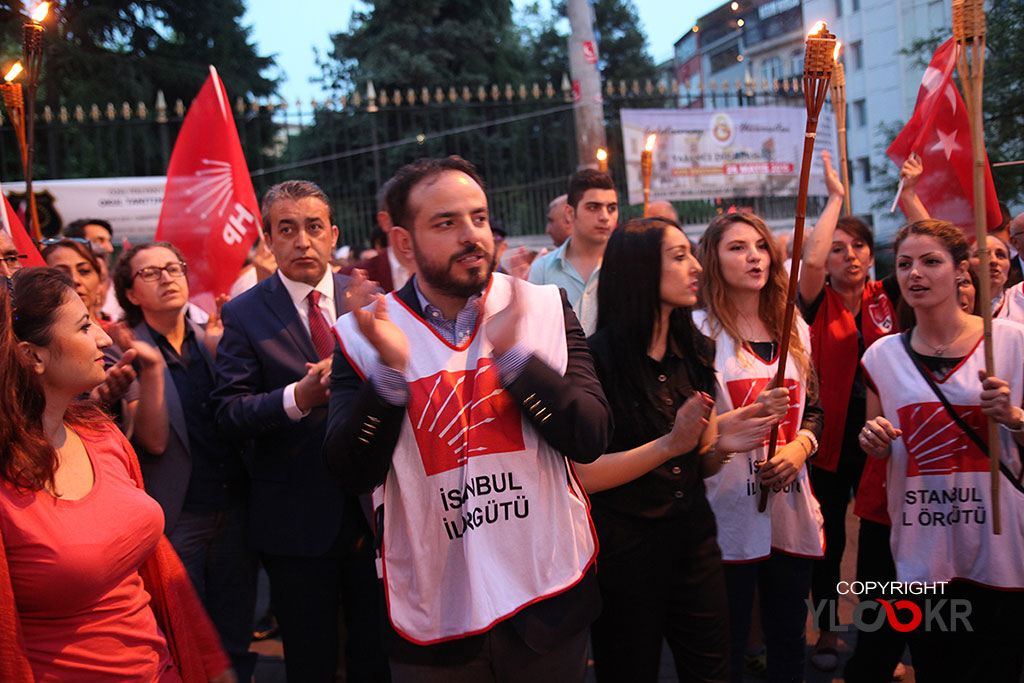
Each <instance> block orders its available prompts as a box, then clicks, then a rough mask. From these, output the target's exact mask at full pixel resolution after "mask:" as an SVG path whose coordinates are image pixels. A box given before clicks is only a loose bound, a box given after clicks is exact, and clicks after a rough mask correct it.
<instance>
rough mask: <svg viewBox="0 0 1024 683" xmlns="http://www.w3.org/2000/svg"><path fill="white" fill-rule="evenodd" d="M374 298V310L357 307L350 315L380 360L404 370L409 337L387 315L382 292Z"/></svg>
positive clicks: (407, 355) (385, 300) (407, 354)
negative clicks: (375, 302) (375, 303)
mask: <svg viewBox="0 0 1024 683" xmlns="http://www.w3.org/2000/svg"><path fill="white" fill-rule="evenodd" d="M375 298H376V301H377V305H376V307H375V308H374V310H372V311H371V310H370V309H369V308H365V307H363V308H357V309H354V310H353V311H352V315H354V316H355V318H356V324H357V325H358V326H359V331H360V332H361V333H362V335H363V336H364V337H366V340H367V341H368V342H370V344H371V345H372V346H373V348H374V349H376V351H377V354H378V355H379V356H380V362H381V363H383V364H384V365H387V366H388V367H390V368H394V369H395V370H398V371H399V372H405V367H406V366H407V365H408V364H409V339H408V338H407V337H406V336H405V332H402V330H401V328H399V327H398V325H396V324H395V323H393V322H391V318H389V317H388V305H387V298H386V297H385V296H384V295H383V294H377V295H376V297H375Z"/></svg>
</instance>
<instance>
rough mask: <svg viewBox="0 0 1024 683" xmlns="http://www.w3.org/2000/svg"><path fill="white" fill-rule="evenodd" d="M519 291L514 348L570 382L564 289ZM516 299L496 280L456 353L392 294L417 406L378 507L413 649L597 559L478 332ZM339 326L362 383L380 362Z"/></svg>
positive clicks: (507, 611)
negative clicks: (520, 347) (406, 342)
mask: <svg viewBox="0 0 1024 683" xmlns="http://www.w3.org/2000/svg"><path fill="white" fill-rule="evenodd" d="M518 285H519V290H518V296H519V297H520V301H521V304H522V310H523V311H524V314H523V316H522V318H521V320H520V323H519V330H518V338H519V340H520V342H521V343H523V344H525V345H526V346H527V351H528V352H529V353H532V354H534V355H535V356H537V358H538V359H540V360H541V361H543V362H544V363H546V364H547V365H548V366H550V367H552V368H554V369H555V370H556V371H557V372H559V373H560V374H564V373H565V369H566V365H567V362H568V351H567V348H566V341H565V319H564V315H563V312H562V301H561V296H560V294H559V291H558V289H557V288H556V287H554V286H552V285H548V286H537V285H531V284H528V283H525V282H519V283H518ZM510 292H511V280H510V278H508V277H507V276H504V275H501V274H495V275H494V276H493V277H492V278H491V284H490V285H489V287H488V290H487V291H486V292H485V293H484V296H483V298H482V299H481V301H482V305H483V311H482V312H481V314H480V316H479V319H478V323H477V328H476V330H474V333H473V335H472V336H471V337H470V338H469V340H468V341H467V342H466V343H465V344H464V345H463V346H459V347H455V346H452V345H451V344H449V343H448V342H446V341H445V340H443V339H442V338H441V337H440V336H439V335H438V334H437V333H436V332H435V331H434V330H433V328H431V327H430V326H429V325H428V324H427V323H426V322H424V321H423V320H422V319H421V318H420V317H419V316H417V315H416V314H415V313H413V312H412V311H411V310H410V309H409V308H408V307H407V306H406V305H405V304H404V303H402V302H401V301H400V300H399V299H398V298H397V297H396V296H395V295H394V293H392V294H389V295H388V299H387V304H388V315H389V317H390V318H391V320H392V321H393V322H394V323H395V324H396V325H397V326H398V327H400V328H401V329H402V331H403V332H405V334H406V336H407V338H408V340H409V345H410V348H411V349H412V353H411V354H410V357H409V365H408V367H407V369H406V379H407V381H408V386H409V405H408V409H407V410H406V414H405V417H404V418H403V422H402V428H401V433H400V436H399V439H398V444H397V445H396V447H395V452H394V457H393V459H392V461H391V469H390V470H389V471H388V475H387V478H386V479H385V481H384V483H383V484H382V485H380V486H379V487H377V489H376V490H375V491H374V507H375V508H378V507H379V506H380V505H383V507H384V526H383V532H382V533H383V544H382V550H381V553H382V556H383V571H384V584H385V589H386V594H387V606H388V614H389V616H390V619H391V623H392V625H393V626H394V628H395V630H396V631H397V632H398V633H400V634H401V635H402V636H403V637H404V638H406V639H407V640H410V641H412V642H414V643H417V644H421V645H428V644H433V643H438V642H442V641H445V640H451V639H454V638H460V637H464V636H469V635H473V634H476V633H480V632H483V631H486V630H487V629H489V628H491V627H492V626H494V625H495V624H496V623H497V622H499V621H501V620H503V619H505V618H507V617H509V616H511V615H513V614H514V613H516V612H517V611H519V610H520V609H522V608H523V607H526V606H528V605H530V604H531V603H534V602H537V601H539V600H543V599H544V598H546V597H550V596H552V595H555V594H557V593H560V592H563V591H565V590H567V589H569V588H571V587H572V586H574V585H575V584H576V583H578V582H579V581H580V579H582V577H583V575H584V573H585V572H586V570H587V568H588V567H589V566H590V564H591V563H592V562H593V561H594V558H595V556H596V553H597V538H596V535H595V533H594V529H593V525H592V524H591V521H590V514H589V503H588V502H587V498H586V495H585V494H584V493H583V490H582V488H581V487H580V485H579V483H578V482H577V481H576V479H575V474H574V473H573V472H572V468H571V467H570V466H569V464H568V462H567V460H566V458H565V457H564V456H563V455H561V454H560V453H559V452H558V451H556V450H555V449H554V448H552V447H551V446H549V445H548V443H547V442H546V441H544V439H543V438H541V436H540V435H539V434H538V432H537V431H536V430H535V429H534V427H533V425H532V423H531V422H530V421H529V420H528V419H527V418H525V417H524V416H523V415H522V412H521V410H520V406H519V403H518V402H517V401H516V400H515V399H514V398H513V397H512V396H511V395H510V394H509V393H508V392H506V391H505V390H504V389H503V388H502V386H501V383H500V381H499V377H498V368H497V366H496V365H495V364H494V362H493V361H492V359H491V356H492V347H491V345H490V343H489V342H488V341H487V340H486V339H485V337H486V334H485V333H483V332H482V331H481V327H480V325H481V323H484V324H485V321H486V320H487V318H489V317H490V316H493V315H494V314H495V313H498V312H499V311H501V310H502V309H504V308H505V306H506V305H507V303H508V301H509V295H510ZM335 330H336V331H337V332H338V336H339V339H340V341H341V344H342V349H343V351H344V352H345V354H346V356H347V357H348V359H349V360H350V362H351V363H352V364H353V366H354V368H355V369H356V370H357V371H358V372H359V373H360V374H362V375H363V376H364V377H366V376H367V374H368V373H370V372H372V370H373V368H374V367H375V365H376V363H377V358H378V356H377V353H376V351H375V350H374V349H373V347H372V346H371V345H370V344H369V343H368V342H367V341H366V339H365V338H364V337H363V336H362V334H360V333H359V330H358V327H357V325H356V323H355V319H354V317H353V316H352V315H351V314H347V315H344V316H342V317H341V318H340V319H339V320H338V322H337V324H336V326H335ZM378 533H381V532H378Z"/></svg>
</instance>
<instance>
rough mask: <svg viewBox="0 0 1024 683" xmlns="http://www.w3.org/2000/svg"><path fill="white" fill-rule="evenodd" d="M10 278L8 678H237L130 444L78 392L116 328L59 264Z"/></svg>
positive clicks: (2, 429)
mask: <svg viewBox="0 0 1024 683" xmlns="http://www.w3.org/2000/svg"><path fill="white" fill-rule="evenodd" d="M3 289H4V291H3V292H2V296H0V374H2V376H3V378H4V381H3V383H2V387H0V414H2V415H3V416H4V419H3V420H2V421H0V566H3V568H4V570H5V571H3V572H2V573H0V624H3V628H0V680H4V681H17V682H18V683H20V682H21V681H31V680H53V681H58V680H59V681H71V682H74V681H87V680H88V681H128V680H131V681H152V682H156V683H177V682H178V681H184V683H205V681H208V680H209V681H218V682H228V681H234V680H235V679H234V674H233V672H232V670H231V669H230V662H229V660H228V659H227V656H226V655H225V654H224V652H223V651H222V650H221V648H220V642H219V639H218V638H217V635H216V631H214V629H213V625H212V624H211V623H210V622H209V619H208V618H207V617H206V615H205V613H204V612H203V609H202V606H201V605H200V603H199V601H198V598H196V596H195V593H194V592H193V590H192V586H191V582H190V581H189V579H188V576H187V575H186V574H185V571H184V569H183V568H182V566H181V563H180V562H178V560H177V557H176V556H175V555H174V551H173V550H172V549H171V548H170V544H169V543H168V542H167V541H166V539H164V538H163V537H162V535H161V534H162V531H163V514H162V512H161V511H160V506H159V505H158V504H157V502H156V501H155V500H153V499H152V498H150V497H149V496H147V495H146V493H145V492H144V491H143V490H142V476H141V473H140V471H139V464H138V461H137V459H136V458H135V453H134V451H132V448H131V446H130V445H129V444H128V441H127V439H125V438H124V435H123V434H121V432H120V431H118V430H117V428H116V427H115V426H114V425H113V424H112V423H111V422H110V421H109V419H108V418H107V417H106V415H105V414H103V413H102V412H100V410H99V409H97V408H96V407H95V406H94V405H93V404H92V403H90V402H82V401H80V400H79V397H80V396H81V395H82V394H84V393H87V392H89V391H90V390H91V389H92V388H93V387H94V386H96V385H97V384H99V383H100V382H102V381H103V379H104V369H103V353H102V349H103V348H104V347H106V346H108V345H109V344H110V338H109V337H108V336H107V335H106V334H105V333H104V332H103V330H102V329H100V328H99V326H97V325H96V324H95V323H94V322H93V320H92V318H91V316H90V314H89V311H88V310H87V308H86V307H85V304H84V303H83V302H82V300H81V299H80V298H79V297H78V296H76V295H75V291H74V289H72V285H71V282H70V281H69V280H68V279H67V277H66V276H65V275H63V274H62V273H61V272H60V271H58V270H56V269H52V268H25V269H23V270H21V271H19V272H18V273H17V274H16V275H15V276H14V278H13V279H12V280H7V281H5V283H4V288H3Z"/></svg>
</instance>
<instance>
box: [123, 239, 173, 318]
mask: <svg viewBox="0 0 1024 683" xmlns="http://www.w3.org/2000/svg"><path fill="white" fill-rule="evenodd" d="M156 247H163V248H164V249H167V250H169V251H172V252H174V255H175V256H177V257H178V260H179V261H181V262H182V263H184V262H185V258H184V257H183V256H182V255H181V252H180V251H178V248H177V247H176V246H174V245H173V244H171V243H170V242H147V243H146V244H135V245H132V246H131V247H129V248H128V249H125V250H124V251H122V252H121V255H120V256H118V257H117V261H116V262H115V263H114V268H113V270H112V271H111V273H110V278H111V280H112V281H113V283H114V295H115V296H116V297H117V303H119V304H120V305H121V309H122V310H123V311H124V319H125V322H127V323H128V326H129V327H135V326H136V325H138V324H139V323H141V322H142V317H143V316H142V309H141V308H139V307H138V306H136V305H135V304H133V303H132V302H131V301H130V300H129V299H128V290H129V289H131V288H132V285H133V284H134V283H135V273H134V272H133V271H132V259H133V258H135V255H136V254H138V253H139V252H140V251H146V250H147V249H154V248H156Z"/></svg>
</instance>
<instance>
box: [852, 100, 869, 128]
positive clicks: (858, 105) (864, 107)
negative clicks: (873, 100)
mask: <svg viewBox="0 0 1024 683" xmlns="http://www.w3.org/2000/svg"><path fill="white" fill-rule="evenodd" d="M853 122H854V124H855V125H856V126H857V127H858V128H863V127H864V126H866V125H868V103H867V102H866V101H864V100H854V101H853Z"/></svg>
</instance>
